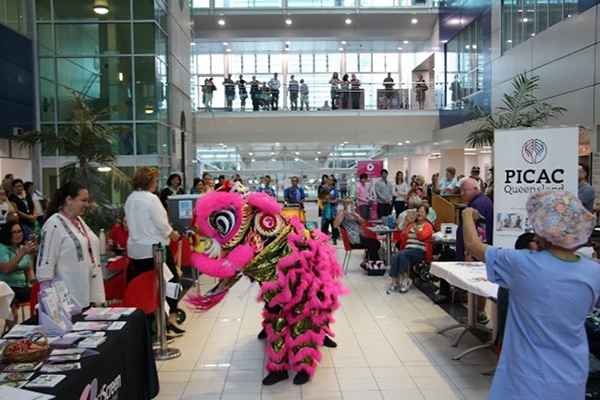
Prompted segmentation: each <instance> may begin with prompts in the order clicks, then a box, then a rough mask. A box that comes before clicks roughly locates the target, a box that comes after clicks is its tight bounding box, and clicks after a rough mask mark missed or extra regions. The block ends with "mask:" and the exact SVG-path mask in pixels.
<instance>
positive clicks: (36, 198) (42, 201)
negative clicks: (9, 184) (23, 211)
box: [24, 182, 48, 228]
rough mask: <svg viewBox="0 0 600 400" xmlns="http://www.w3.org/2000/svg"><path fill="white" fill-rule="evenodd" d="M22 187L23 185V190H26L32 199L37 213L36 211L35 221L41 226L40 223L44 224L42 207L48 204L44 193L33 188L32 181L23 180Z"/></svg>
mask: <svg viewBox="0 0 600 400" xmlns="http://www.w3.org/2000/svg"><path fill="white" fill-rule="evenodd" d="M24 187H25V192H27V194H28V195H30V196H31V200H32V201H33V204H34V206H35V209H36V211H37V213H36V215H37V223H38V225H39V226H40V228H41V227H42V225H44V208H45V207H46V205H47V204H48V200H46V198H45V197H44V195H43V194H41V193H40V192H39V191H38V190H37V189H36V188H35V185H34V184H33V182H25V185H24Z"/></svg>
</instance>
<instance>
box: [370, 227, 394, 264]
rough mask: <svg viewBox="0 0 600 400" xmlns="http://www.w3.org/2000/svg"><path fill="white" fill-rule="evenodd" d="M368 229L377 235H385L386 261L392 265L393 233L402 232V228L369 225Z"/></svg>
mask: <svg viewBox="0 0 600 400" xmlns="http://www.w3.org/2000/svg"><path fill="white" fill-rule="evenodd" d="M367 229H368V230H369V231H370V232H373V233H374V234H376V235H379V236H384V235H385V243H386V247H385V262H386V264H387V265H388V266H391V265H392V235H393V234H394V233H396V232H402V230H401V229H396V228H394V229H391V228H388V227H386V226H369V227H367Z"/></svg>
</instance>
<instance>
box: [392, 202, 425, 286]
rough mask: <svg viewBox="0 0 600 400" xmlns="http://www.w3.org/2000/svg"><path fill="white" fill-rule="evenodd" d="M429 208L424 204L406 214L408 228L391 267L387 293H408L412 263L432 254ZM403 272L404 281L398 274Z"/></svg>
mask: <svg viewBox="0 0 600 400" xmlns="http://www.w3.org/2000/svg"><path fill="white" fill-rule="evenodd" d="M428 212H429V209H428V208H427V207H425V206H423V205H421V206H419V207H418V208H417V211H416V212H415V211H414V210H412V211H410V212H408V213H407V214H406V218H405V221H406V228H404V232H403V235H402V239H401V244H400V249H401V250H400V252H399V253H398V254H396V255H395V256H394V259H393V260H392V266H391V268H390V277H391V278H392V283H391V284H390V288H389V289H388V290H387V294H390V293H393V292H400V293H406V292H408V289H409V288H410V285H411V284H412V280H411V279H410V278H409V277H408V273H409V271H410V266H411V264H413V263H415V262H417V261H422V260H425V259H426V258H427V255H428V254H429V255H431V252H432V249H431V243H430V241H431V238H432V237H433V227H432V226H431V224H430V223H429V222H428V221H427V213H428ZM400 272H402V276H403V277H402V282H399V279H398V276H399V274H400Z"/></svg>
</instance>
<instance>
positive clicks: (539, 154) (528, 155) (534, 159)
mask: <svg viewBox="0 0 600 400" xmlns="http://www.w3.org/2000/svg"><path fill="white" fill-rule="evenodd" d="M521 155H522V156H523V160H525V162H527V163H528V164H539V163H541V162H542V161H544V159H545V158H546V156H547V155H548V146H546V143H544V142H543V141H541V140H540V139H529V140H528V141H526V142H525V143H524V144H523V148H522V149H521Z"/></svg>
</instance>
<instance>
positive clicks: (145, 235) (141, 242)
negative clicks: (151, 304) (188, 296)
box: [125, 167, 184, 336]
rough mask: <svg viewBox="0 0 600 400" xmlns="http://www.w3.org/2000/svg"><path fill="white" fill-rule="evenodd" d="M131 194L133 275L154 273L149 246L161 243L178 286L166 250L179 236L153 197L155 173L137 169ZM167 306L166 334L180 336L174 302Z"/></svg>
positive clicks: (129, 216)
mask: <svg viewBox="0 0 600 400" xmlns="http://www.w3.org/2000/svg"><path fill="white" fill-rule="evenodd" d="M132 185H133V192H132V193H131V194H130V195H129V197H127V201H126V202H125V215H126V217H127V225H128V228H129V238H128V239H127V256H128V257H129V258H131V260H132V262H133V269H134V275H135V276H137V275H140V274H142V273H144V272H148V271H152V270H154V254H153V252H152V246H153V245H154V244H156V243H161V244H162V245H163V246H164V247H165V254H166V264H167V267H168V268H169V270H170V271H171V272H172V273H173V278H172V279H171V282H175V283H177V282H179V275H178V274H177V269H176V267H175V260H174V259H173V254H172V253H171V251H170V250H169V243H171V241H178V240H179V238H180V236H179V233H178V232H177V231H176V230H173V228H172V227H171V225H170V224H169V219H168V217H167V213H166V211H165V209H164V208H163V207H161V206H160V200H159V198H158V197H156V195H155V194H154V193H155V192H156V187H157V185H158V169H156V168H154V167H140V168H138V169H137V170H136V171H135V175H134V176H133V179H132ZM167 303H168V304H169V320H170V321H171V324H169V326H168V327H167V330H168V331H169V334H175V335H179V336H181V335H182V334H183V332H184V331H183V330H182V329H179V328H177V327H176V326H175V322H176V320H177V300H174V299H170V298H167Z"/></svg>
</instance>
